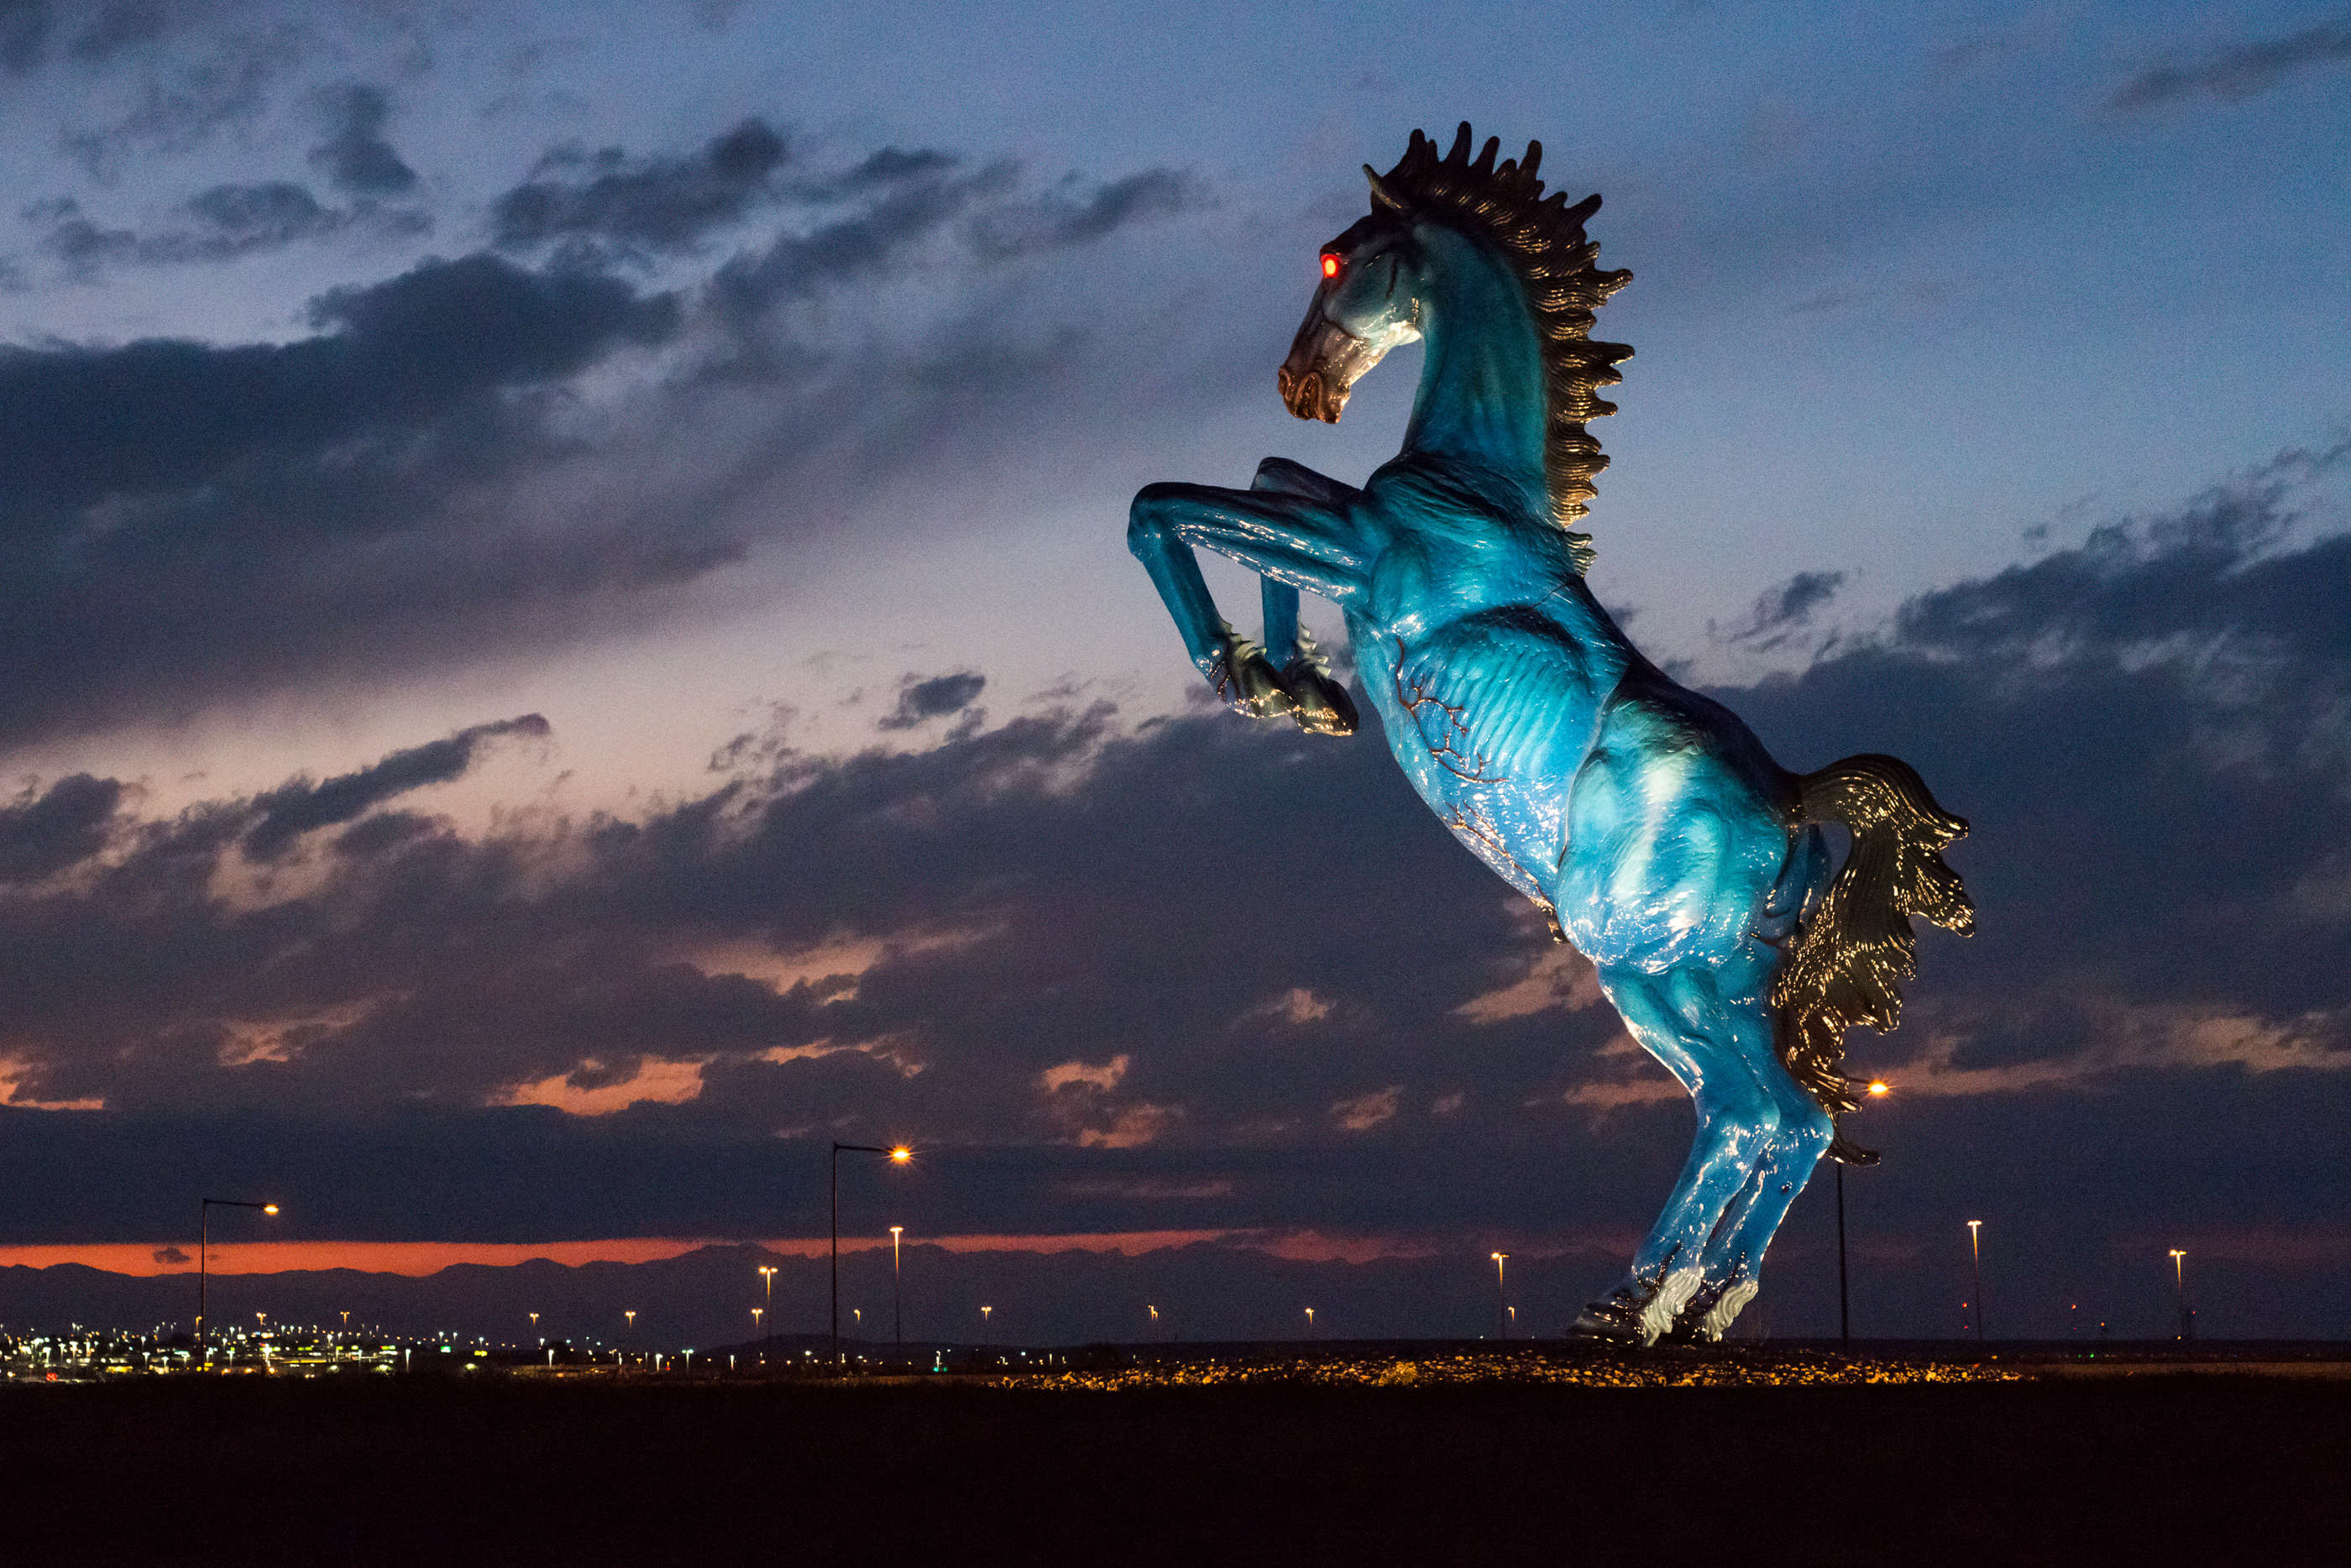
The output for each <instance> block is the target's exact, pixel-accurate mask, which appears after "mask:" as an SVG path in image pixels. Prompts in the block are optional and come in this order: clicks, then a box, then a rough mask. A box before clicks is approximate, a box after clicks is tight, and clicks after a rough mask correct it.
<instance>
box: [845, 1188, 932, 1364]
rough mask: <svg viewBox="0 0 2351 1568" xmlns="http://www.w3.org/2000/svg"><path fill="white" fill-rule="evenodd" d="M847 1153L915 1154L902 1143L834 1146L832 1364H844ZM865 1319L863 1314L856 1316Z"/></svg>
mask: <svg viewBox="0 0 2351 1568" xmlns="http://www.w3.org/2000/svg"><path fill="white" fill-rule="evenodd" d="M844 1154H878V1155H881V1156H882V1157H883V1158H886V1159H887V1160H889V1161H890V1163H891V1164H893V1165H904V1164H905V1163H906V1162H907V1161H908V1160H910V1159H912V1158H914V1150H913V1149H911V1148H908V1147H906V1146H905V1145H904V1144H900V1145H898V1146H897V1147H894V1148H876V1147H874V1146H873V1145H872V1144H867V1143H837V1144H834V1145H833V1146H832V1364H833V1365H834V1366H840V1365H841V1156H842V1155H844ZM857 1321H858V1322H859V1323H860V1324H863V1323H864V1321H865V1319H864V1316H863V1314H860V1315H859V1317H858V1320H857Z"/></svg>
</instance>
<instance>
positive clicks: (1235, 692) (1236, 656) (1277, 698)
mask: <svg viewBox="0 0 2351 1568" xmlns="http://www.w3.org/2000/svg"><path fill="white" fill-rule="evenodd" d="M1224 640H1225V645H1224V647H1223V648H1221V649H1218V650H1217V653H1216V655H1215V657H1214V658H1213V659H1208V660H1206V661H1204V664H1203V669H1204V670H1205V672H1206V674H1207V677H1208V684H1209V685H1210V686H1211V687H1213V688H1215V690H1216V693H1217V696H1218V697H1219V698H1221V699H1223V701H1224V702H1225V705H1226V706H1227V707H1228V708H1230V709H1231V710H1232V711H1234V712H1236V713H1240V714H1244V715H1246V716H1248V717H1249V718H1251V719H1284V718H1290V717H1292V716H1293V715H1294V714H1295V713H1296V711H1297V702H1296V701H1295V700H1294V699H1293V698H1292V697H1291V696H1290V691H1289V689H1288V688H1287V687H1286V686H1285V685H1284V684H1283V683H1282V678H1281V672H1280V671H1279V670H1276V669H1274V667H1273V660H1271V659H1268V658H1267V657H1266V656H1265V649H1262V648H1260V647H1259V646H1258V645H1257V644H1256V643H1254V642H1251V641H1250V640H1249V639H1248V638H1245V637H1243V636H1241V635H1240V634H1239V633H1238V632H1236V631H1235V630H1233V628H1231V627H1229V626H1228V627H1226V628H1225V639H1224ZM1301 722H1303V721H1301Z"/></svg>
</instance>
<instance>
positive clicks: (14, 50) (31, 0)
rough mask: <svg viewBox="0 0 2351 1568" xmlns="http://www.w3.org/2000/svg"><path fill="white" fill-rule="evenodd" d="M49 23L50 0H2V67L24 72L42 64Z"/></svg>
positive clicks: (14, 73)
mask: <svg viewBox="0 0 2351 1568" xmlns="http://www.w3.org/2000/svg"><path fill="white" fill-rule="evenodd" d="M49 26H50V16H49V0H0V67H5V69H6V70H7V71H8V72H9V74H11V75H12V76H22V75H24V74H25V73H26V71H28V70H31V69H32V68H33V67H35V66H37V65H39V64H40V63H41V57H42V55H43V53H44V52H45V51H46V50H47V47H48V41H49Z"/></svg>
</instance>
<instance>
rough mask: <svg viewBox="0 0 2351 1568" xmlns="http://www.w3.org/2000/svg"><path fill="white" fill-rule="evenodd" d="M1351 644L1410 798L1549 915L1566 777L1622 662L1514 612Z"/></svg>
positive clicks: (1564, 825) (1585, 746)
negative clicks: (1412, 793)
mask: <svg viewBox="0 0 2351 1568" xmlns="http://www.w3.org/2000/svg"><path fill="white" fill-rule="evenodd" d="M1355 643H1356V649H1357V651H1358V657H1359V659H1360V660H1361V663H1362V667H1363V670H1364V686H1365V688H1366V690H1367V691H1369V693H1370V695H1371V698H1372V701H1373V705H1374V707H1375V708H1377V709H1378V710H1379V713H1380V720H1381V722H1382V724H1383V726H1384V728H1385V729H1386V731H1387V737H1388V746H1389V749H1390V750H1391V751H1392V752H1394V753H1395V759H1396V762H1397V763H1398V764H1399V765H1401V766H1402V767H1403V769H1404V772H1405V777H1407V778H1409V779H1410V780H1411V781H1412V783H1413V787H1414V788H1415V789H1416V790H1417V791H1418V792H1419V793H1420V796H1421V798H1422V799H1423V800H1425V801H1426V802H1427V803H1428V805H1429V809H1430V810H1432V811H1434V812H1435V813H1436V814H1437V818H1438V820H1440V821H1442V822H1443V823H1444V824H1445V825H1446V826H1447V827H1448V828H1450V829H1451V830H1452V831H1453V834H1454V836H1456V837H1458V838H1459V839H1460V840H1461V842H1462V843H1463V844H1464V845H1465V846H1468V848H1469V850H1470V851H1471V852H1472V853H1473V854H1475V855H1477V856H1478V857H1479V859H1481V860H1483V861H1485V862H1486V864H1487V865H1489V866H1490V867H1493V869H1494V870H1495V871H1496V872H1497V873H1498V874H1499V876H1501V877H1502V878H1503V879H1504V880H1505V881H1508V882H1509V883H1510V885H1511V886H1512V887H1514V888H1518V889H1519V890H1520V892H1522V893H1524V894H1526V895H1527V896H1528V897H1529V898H1534V899H1537V900H1538V901H1540V902H1541V903H1542V904H1544V905H1545V906H1546V907H1548V906H1549V905H1550V904H1551V902H1552V883H1553V881H1554V879H1555V877H1556V874H1557V870H1558V867H1559V864H1560V860H1561V857H1562V855H1563V854H1564V853H1565V851H1566V847H1567V833H1568V797H1569V794H1570V792H1571V790H1572V789H1573V784H1574V780H1575V772H1576V769H1577V767H1578V766H1579V765H1580V764H1581V763H1582V761H1583V756H1584V754H1585V753H1587V752H1588V751H1589V750H1590V748H1591V745H1592V739H1593V731H1594V728H1595V725H1596V723H1597V719H1598V714H1599V711H1600V707H1601V704H1602V701H1603V700H1604V698H1605V696H1606V694H1607V687H1613V686H1614V681H1615V680H1616V677H1617V675H1618V673H1619V671H1620V670H1621V663H1622V661H1621V658H1607V657H1595V656H1594V654H1593V651H1592V650H1590V649H1585V648H1584V647H1583V646H1580V645H1579V644H1577V643H1576V642H1574V641H1573V639H1570V638H1568V637H1567V635H1566V634H1565V633H1564V632H1563V631H1562V629H1561V628H1559V627H1558V626H1557V625H1556V624H1554V623H1552V622H1550V621H1548V620H1545V619H1544V618H1541V617H1540V616H1538V615H1536V614H1534V613H1533V612H1531V611H1530V610H1528V609H1526V608H1524V607H1506V608H1502V609H1496V610H1488V611H1485V612H1482V613H1480V614H1479V615H1476V616H1472V617H1468V618H1465V619H1463V620H1460V621H1457V622H1454V623H1452V624H1450V625H1447V626H1445V627H1443V628H1438V629H1437V631H1435V632H1433V633H1430V634H1428V635H1426V636H1425V637H1422V638H1418V639H1413V640H1411V641H1409V642H1407V641H1405V640H1403V639H1399V638H1395V637H1393V636H1385V635H1382V634H1380V633H1377V632H1374V631H1371V630H1369V628H1359V629H1358V630H1357V633H1356V639H1355ZM1610 651H1613V650H1610ZM1603 682H1605V683H1606V686H1604V685H1603V684H1602V683H1603Z"/></svg>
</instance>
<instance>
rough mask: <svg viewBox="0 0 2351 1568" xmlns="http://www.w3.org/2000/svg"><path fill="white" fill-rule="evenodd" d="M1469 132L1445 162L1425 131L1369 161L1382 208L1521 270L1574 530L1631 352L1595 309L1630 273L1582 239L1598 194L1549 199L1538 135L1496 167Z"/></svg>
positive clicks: (1557, 492)
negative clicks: (1434, 226) (1474, 148)
mask: <svg viewBox="0 0 2351 1568" xmlns="http://www.w3.org/2000/svg"><path fill="white" fill-rule="evenodd" d="M1470 140H1471V138H1470V134H1469V125H1468V121H1467V120H1464V121H1463V122H1462V125H1461V130H1460V132H1459V133H1458V135H1457V136H1456V137H1455V138H1454V141H1453V151H1451V152H1449V153H1447V155H1446V156H1445V157H1443V158H1441V159H1440V158H1438V157H1437V143H1435V142H1434V141H1431V140H1429V139H1428V138H1427V137H1426V136H1423V135H1422V134H1421V133H1420V132H1419V131H1417V130H1416V131H1414V132H1413V133H1412V142H1411V144H1410V145H1409V146H1408V147H1406V148H1405V155H1404V157H1403V158H1402V159H1401V160H1399V161H1397V163H1396V166H1395V168H1393V169H1391V170H1389V171H1387V172H1386V173H1384V174H1377V173H1374V172H1373V171H1372V169H1371V167H1370V165H1368V164H1366V165H1365V166H1364V173H1365V174H1366V175H1369V176H1370V177H1371V182H1372V198H1373V210H1374V212H1377V211H1379V210H1380V209H1381V208H1383V207H1384V208H1387V209H1388V210H1390V211H1392V212H1396V213H1402V214H1405V215H1408V216H1412V217H1417V218H1424V219H1430V220H1434V221H1436V222H1437V223H1447V224H1449V225H1451V226H1453V227H1455V228H1458V229H1460V230H1462V231H1464V232H1465V233H1467V234H1469V235H1471V236H1472V237H1473V238H1478V239H1482V240H1484V241H1486V242H1487V243H1488V244H1490V245H1491V246H1492V247H1493V248H1494V250H1495V251H1496V252H1497V253H1498V254H1500V255H1501V256H1502V257H1503V259H1505V260H1506V261H1508V262H1509V263H1510V266H1511V269H1512V270H1513V271H1515V272H1516V273H1517V274H1518V275H1519V281H1520V284H1521V285H1522V286H1524V287H1525V289H1526V295H1527V304H1528V306H1529V307H1530V308H1531V309H1532V310H1533V312H1534V317H1535V331H1536V335H1537V337H1539V338H1540V340H1541V346H1542V362H1543V392H1544V396H1545V401H1546V404H1547V407H1546V409H1545V416H1544V420H1543V479H1544V481H1545V483H1546V485H1547V487H1548V488H1549V490H1550V492H1551V510H1552V518H1553V519H1554V520H1556V521H1557V522H1558V524H1559V525H1560V526H1561V527H1562V528H1571V529H1572V527H1573V524H1574V523H1575V522H1576V520H1577V519H1578V518H1581V517H1582V516H1583V514H1584V512H1585V510H1586V508H1585V506H1584V503H1585V502H1587V501H1589V500H1591V499H1592V498H1593V496H1594V495H1595V494H1597V493H1598V492H1597V491H1595V490H1594V489H1593V484H1592V482H1593V478H1594V477H1595V476H1597V475H1598V473H1599V472H1600V471H1601V470H1602V469H1604V468H1606V467H1607V466H1608V458H1607V455H1606V454H1605V453H1604V452H1602V451H1601V450H1600V442H1599V441H1597V440H1595V439H1594V438H1593V436H1592V434H1591V433H1590V432H1589V431H1586V430H1585V429H1584V421H1587V420H1594V419H1598V418H1599V417H1601V416H1602V415H1604V414H1613V413H1614V412H1615V411H1616V405H1615V404H1614V403H1612V402H1609V401H1607V400H1604V399H1603V398H1602V397H1601V396H1600V395H1599V393H1600V389H1601V388H1603V387H1613V386H1614V385H1615V384H1616V383H1617V382H1619V381H1621V380H1623V379H1624V378H1623V377H1622V376H1619V375H1618V374H1617V373H1616V371H1615V369H1614V367H1615V366H1616V364H1617V362H1618V361H1620V360H1624V359H1629V358H1632V357H1633V350H1632V349H1631V348H1627V347H1625V345H1624V344H1622V343H1600V342H1595V341H1593V338H1592V336H1591V333H1592V321H1593V311H1595V310H1597V309H1599V308H1600V306H1604V305H1605V304H1607V303H1608V296H1610V295H1612V294H1614V293H1615V292H1616V291H1617V290H1618V289H1620V288H1622V287H1624V286H1625V285H1626V284H1628V283H1630V282H1632V281H1633V275H1632V274H1631V273H1629V272H1602V271H1600V270H1599V269H1598V268H1596V267H1595V266H1593V262H1595V261H1596V260H1598V259H1599V255H1600V247H1599V246H1598V245H1597V244H1592V243H1591V242H1589V241H1587V240H1586V239H1585V238H1584V237H1583V221H1584V220H1585V219H1586V218H1589V217H1590V216H1592V214H1593V213H1596V212H1598V211H1599V210H1600V198H1599V197H1597V196H1586V197H1585V198H1584V199H1583V201H1581V202H1577V203H1575V205H1573V206H1572V207H1571V206H1569V205H1568V204H1567V193H1566V192H1560V193H1559V194H1557V195H1555V196H1552V197H1551V198H1550V199H1549V200H1545V199H1544V197H1543V193H1542V190H1543V187H1542V182H1541V181H1540V180H1538V179H1536V178H1535V167H1536V165H1537V164H1538V163H1540V162H1541V161H1542V143H1541V142H1540V141H1530V142H1529V143H1527V155H1526V157H1525V158H1524V159H1523V160H1511V159H1504V160H1503V161H1502V162H1501V163H1500V165H1499V167H1498V166H1497V165H1496V164H1495V162H1494V154H1495V153H1496V152H1497V151H1499V150H1500V148H1501V139H1500V138H1499V137H1493V138H1489V139H1488V140H1487V142H1486V148H1485V151H1482V152H1480V153H1479V155H1478V157H1477V159H1476V161H1471V159H1470V157H1469V144H1470ZM1572 537H1573V538H1574V539H1575V540H1576V564H1577V566H1579V567H1583V566H1589V565H1590V563H1591V558H1592V552H1591V546H1590V545H1589V543H1588V542H1587V536H1586V535H1581V534H1573V535H1572Z"/></svg>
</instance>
